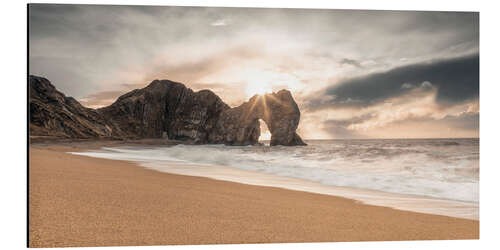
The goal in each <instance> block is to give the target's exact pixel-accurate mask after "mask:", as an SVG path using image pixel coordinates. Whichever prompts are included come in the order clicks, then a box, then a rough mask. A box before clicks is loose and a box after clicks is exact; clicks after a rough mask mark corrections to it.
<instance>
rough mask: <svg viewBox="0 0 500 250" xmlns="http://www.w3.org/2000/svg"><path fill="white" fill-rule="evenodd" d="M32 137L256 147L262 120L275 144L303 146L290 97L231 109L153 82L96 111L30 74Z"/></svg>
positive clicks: (210, 96)
mask: <svg viewBox="0 0 500 250" xmlns="http://www.w3.org/2000/svg"><path fill="white" fill-rule="evenodd" d="M29 85H30V135H31V136H53V137H64V138H117V139H122V138H162V137H164V138H169V139H175V140H188V141H192V142H195V143H200V144H205V143H211V144H213V143H218V144H227V145H253V144H256V143H258V139H259V136H260V123H259V119H262V120H263V121H264V122H265V123H266V124H267V126H268V128H269V130H270V132H271V145H273V146H274V145H287V146H292V145H305V143H304V142H303V141H302V139H301V138H300V136H299V135H297V133H296V132H295V131H296V129H297V126H298V124H299V120H300V111H299V109H298V106H297V104H296V103H295V101H294V100H293V97H292V95H291V93H290V92H289V91H287V90H281V91H279V92H277V93H272V94H266V95H263V96H258V95H256V96H254V97H252V98H251V99H250V100H249V101H248V102H245V103H243V104H242V105H240V106H238V107H234V108H230V107H229V106H228V105H227V104H225V103H224V102H223V101H222V100H221V99H220V98H219V97H218V96H217V95H216V94H214V93H213V92H212V91H210V90H201V91H198V92H194V91H193V90H191V89H190V88H187V87H186V86H184V84H182V83H178V82H173V81H169V80H155V81H153V82H152V83H151V84H149V85H148V86H147V87H145V88H142V89H136V90H133V91H131V92H129V93H127V94H124V95H122V96H120V97H119V98H118V99H117V100H116V101H115V102H114V103H113V104H111V105H110V106H107V107H103V108H100V109H97V110H94V109H90V108H86V107H83V106H82V105H81V104H80V103H78V102H77V101H76V100H75V99H73V98H71V97H66V96H65V95H64V94H62V93H61V92H59V91H57V90H56V89H55V87H54V86H53V85H52V84H50V82H49V81H48V80H47V79H45V78H41V77H37V76H30V78H29Z"/></svg>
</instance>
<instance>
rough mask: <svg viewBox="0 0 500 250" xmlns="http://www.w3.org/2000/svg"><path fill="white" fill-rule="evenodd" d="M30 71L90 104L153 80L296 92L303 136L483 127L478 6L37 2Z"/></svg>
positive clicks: (441, 132) (248, 91)
mask: <svg viewBox="0 0 500 250" xmlns="http://www.w3.org/2000/svg"><path fill="white" fill-rule="evenodd" d="M29 26H30V27H29V46H30V48H29V53H30V55H29V64H30V74H35V75H40V76H44V77H46V78H48V79H49V80H50V81H51V82H52V83H53V84H54V85H55V86H56V87H57V88H58V89H59V90H60V91H62V92H63V93H65V94H66V95H69V96H73V97H75V98H76V99H78V100H79V101H80V102H81V103H82V104H84V105H86V106H88V107H93V108H95V107H101V106H105V105H108V104H110V103H112V102H113V101H114V100H115V99H116V98H117V97H118V96H120V95H121V94H124V93H126V92H127V91H130V90H132V89H136V88H142V87H144V86H146V85H147V84H148V83H150V82H151V81H152V80H154V79H170V80H174V81H178V82H182V83H184V84H186V85H187V86H188V87H190V88H192V89H194V90H201V89H211V90H212V91H214V92H215V93H217V94H218V95H219V96H221V97H222V98H223V100H224V101H226V103H228V104H229V105H230V106H237V105H239V104H241V103H242V102H243V101H245V100H246V99H248V98H249V97H250V96H252V95H253V94H255V93H263V92H270V91H277V90H280V89H283V88H286V89H289V90H291V91H292V93H293V96H294V98H295V99H296V101H297V103H298V105H299V107H300V109H301V113H302V116H301V122H300V125H299V134H300V135H301V136H302V137H303V138H317V139H328V138H429V137H479V14H478V13H472V12H471V13H463V12H462V13H457V12H408V11H362V10H298V9H265V8H193V7H141V6H91V5H42V4H36V5H30V7H29Z"/></svg>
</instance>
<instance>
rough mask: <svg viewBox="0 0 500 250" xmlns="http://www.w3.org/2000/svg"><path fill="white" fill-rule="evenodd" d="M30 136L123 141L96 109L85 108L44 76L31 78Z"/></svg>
mask: <svg viewBox="0 0 500 250" xmlns="http://www.w3.org/2000/svg"><path fill="white" fill-rule="evenodd" d="M29 95H30V96H29V105H30V106H29V108H30V116H29V117H30V136H51V137H61V138H96V137H102V138H116V137H118V138H121V137H125V136H126V134H125V133H123V132H122V131H121V130H120V129H119V128H118V127H117V126H114V125H113V124H112V123H110V122H109V121H108V120H107V119H105V118H104V117H102V116H101V115H100V114H98V113H97V112H96V111H95V110H94V109H90V108H86V107H84V106H82V105H81V104H80V103H79V102H78V101H76V100H75V99H74V98H72V97H66V96H65V95H64V94H63V93H61V92H59V91H57V90H56V88H55V87H54V86H53V85H52V84H51V83H50V82H49V80H47V79H45V78H43V77H37V76H30V77H29Z"/></svg>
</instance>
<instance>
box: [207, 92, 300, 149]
mask: <svg viewBox="0 0 500 250" xmlns="http://www.w3.org/2000/svg"><path fill="white" fill-rule="evenodd" d="M259 119H262V120H263V121H264V122H265V123H266V124H267V127H268V128H269V131H270V132H271V143H270V144H271V146H274V145H285V146H296V145H306V144H305V143H304V142H303V141H302V139H301V138H300V136H299V135H298V134H297V133H296V132H295V131H296V130H297V126H298V125H299V120H300V111H299V108H298V106H297V103H295V101H294V100H293V97H292V94H291V93H290V91H288V90H280V91H279V92H277V93H272V94H266V95H263V96H260V95H255V96H253V97H252V98H250V100H249V101H248V102H245V103H243V104H242V105H240V106H238V107H235V108H232V109H228V110H225V111H223V112H222V114H221V116H220V117H219V119H218V122H217V126H216V131H215V132H214V133H213V134H211V136H210V137H209V138H210V141H212V142H213V143H225V144H231V145H248V144H255V143H257V142H258V139H259V136H260V126H259V125H260V124H259Z"/></svg>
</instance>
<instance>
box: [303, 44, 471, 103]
mask: <svg viewBox="0 0 500 250" xmlns="http://www.w3.org/2000/svg"><path fill="white" fill-rule="evenodd" d="M417 87H418V88H422V89H423V90H425V89H431V88H432V87H436V88H437V90H438V93H437V97H436V101H437V102H438V103H439V104H442V105H450V104H456V103H460V102H464V101H468V100H472V99H476V98H478V97H479V55H478V54H474V55H469V56H465V57H459V58H453V59H447V60H441V61H433V62H428V63H419V64H412V65H407V66H402V67H397V68H394V69H392V70H389V71H386V72H382V73H373V74H369V75H365V76H361V77H357V78H352V79H347V80H344V81H341V82H340V83H337V84H335V85H333V86H331V87H327V88H326V89H324V90H323V91H320V92H319V94H318V93H317V94H315V95H311V96H310V97H309V98H308V99H309V100H308V101H307V104H306V107H307V108H309V109H311V110H315V109H326V108H330V107H342V106H344V107H345V106H352V107H366V106H370V105H374V104H378V103H381V102H384V101H385V100H387V99H388V98H392V97H397V96H401V95H403V94H406V93H408V92H409V91H411V90H412V89H413V88H417Z"/></svg>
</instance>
